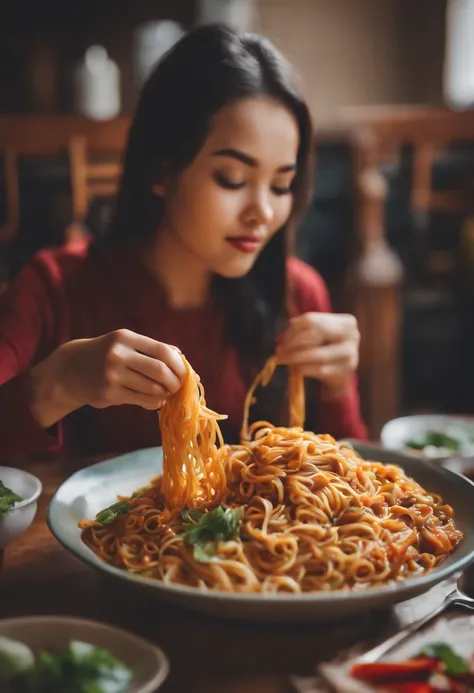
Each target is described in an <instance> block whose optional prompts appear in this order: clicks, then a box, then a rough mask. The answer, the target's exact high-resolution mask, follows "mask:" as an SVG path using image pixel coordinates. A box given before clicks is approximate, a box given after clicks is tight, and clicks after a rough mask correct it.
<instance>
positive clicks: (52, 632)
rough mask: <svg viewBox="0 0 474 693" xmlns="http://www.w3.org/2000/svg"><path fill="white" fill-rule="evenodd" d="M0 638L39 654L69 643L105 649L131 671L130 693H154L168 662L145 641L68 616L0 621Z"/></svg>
mask: <svg viewBox="0 0 474 693" xmlns="http://www.w3.org/2000/svg"><path fill="white" fill-rule="evenodd" d="M0 636H3V637H5V638H11V639H12V640H17V641H18V642H21V643H24V644H25V645H27V646H28V647H29V648H31V650H32V651H33V653H34V654H35V655H36V654H38V653H40V652H41V651H43V650H45V649H48V650H56V651H57V650H61V651H62V650H64V648H65V647H66V646H67V645H68V643H69V642H70V641H71V640H80V641H82V642H87V643H90V644H91V645H95V646H96V647H103V648H105V649H107V650H108V651H109V652H110V653H111V654H112V656H113V657H116V658H117V659H118V660H119V661H121V662H122V663H123V664H125V666H128V667H130V668H131V669H133V671H134V678H133V682H132V688H131V689H130V693H154V691H156V690H157V689H158V688H159V687H160V686H161V685H162V684H163V682H164V681H165V679H166V677H167V676H168V672H169V662H168V659H167V657H166V656H165V654H164V652H163V651H162V650H160V648H159V647H155V645H152V644H151V643H150V642H148V641H147V640H144V639H143V638H139V637H138V636H136V635H133V634H132V633H129V632H127V631H126V630H122V629H121V628H116V627H115V626H110V625H108V624H106V623H99V622H98V621H88V620H85V619H81V618H73V617H69V616H26V617H21V618H9V619H4V620H0Z"/></svg>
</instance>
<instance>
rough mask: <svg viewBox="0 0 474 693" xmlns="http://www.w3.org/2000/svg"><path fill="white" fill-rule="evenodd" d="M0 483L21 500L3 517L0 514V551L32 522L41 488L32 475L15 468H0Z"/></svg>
mask: <svg viewBox="0 0 474 693" xmlns="http://www.w3.org/2000/svg"><path fill="white" fill-rule="evenodd" d="M0 481H2V482H3V484H4V485H5V486H6V487H7V488H9V489H11V490H12V491H13V492H14V493H16V494H17V495H18V496H20V498H22V500H21V501H19V502H18V503H15V505H14V506H13V508H12V509H11V510H9V511H8V512H7V513H6V514H5V515H1V514H0V551H1V550H2V549H4V548H6V547H7V546H8V544H10V543H11V542H12V541H13V540H14V539H17V538H18V537H19V536H20V535H21V534H23V532H25V531H26V530H27V529H28V527H29V526H30V525H31V523H32V522H33V520H34V518H35V515H36V510H37V506H38V498H39V496H40V494H41V491H42V490H43V486H42V484H41V481H40V480H39V479H37V478H36V477H35V476H33V474H30V473H29V472H25V471H23V470H22V469H17V468H16V467H2V466H0Z"/></svg>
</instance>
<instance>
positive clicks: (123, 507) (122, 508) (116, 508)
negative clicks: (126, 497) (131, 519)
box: [95, 501, 130, 525]
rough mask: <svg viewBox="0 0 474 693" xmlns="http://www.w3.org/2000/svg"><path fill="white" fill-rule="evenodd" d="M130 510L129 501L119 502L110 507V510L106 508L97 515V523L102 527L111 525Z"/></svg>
mask: <svg viewBox="0 0 474 693" xmlns="http://www.w3.org/2000/svg"><path fill="white" fill-rule="evenodd" d="M129 510H130V505H129V503H128V501H118V502H117V503H113V504H112V505H109V507H108V508H104V510H101V511H100V512H98V513H97V515H96V516H95V519H96V522H100V524H101V525H109V524H110V523H111V522H113V521H114V520H115V519H116V518H117V517H118V516H119V515H123V514H124V513H128V512H129Z"/></svg>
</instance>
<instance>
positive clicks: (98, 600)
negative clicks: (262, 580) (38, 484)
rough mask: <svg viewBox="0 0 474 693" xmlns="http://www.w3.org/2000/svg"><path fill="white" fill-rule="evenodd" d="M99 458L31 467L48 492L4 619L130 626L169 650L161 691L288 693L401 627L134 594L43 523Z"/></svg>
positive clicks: (8, 583) (10, 579)
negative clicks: (240, 615)
mask: <svg viewBox="0 0 474 693" xmlns="http://www.w3.org/2000/svg"><path fill="white" fill-rule="evenodd" d="M94 461H97V460H85V459H81V460H74V461H70V460H69V461H66V460H46V461H44V460H43V461H37V462H32V463H29V464H28V466H27V467H25V468H27V469H28V471H30V472H31V473H32V474H35V475H36V476H37V477H38V478H39V479H41V481H42V483H43V495H42V497H41V499H40V502H39V508H38V513H37V516H36V518H35V521H34V523H33V525H32V526H31V527H30V528H29V530H28V531H27V532H26V533H25V534H24V535H23V536H22V537H21V538H20V539H19V540H17V541H16V542H14V543H13V544H12V545H11V546H10V547H9V548H8V549H7V550H6V552H5V561H4V567H3V570H2V572H1V574H0V618H5V617H13V616H21V615H31V614H69V615H74V616H80V617H83V618H92V619H96V620H100V621H104V622H108V623H111V624H115V625H117V626H120V627H123V628H126V629H127V630H129V631H132V632H134V633H136V634H138V635H141V636H143V637H145V638H147V639H149V640H150V641H153V642H154V643H156V644H157V645H159V646H160V647H161V648H162V649H163V650H164V651H165V652H166V654H167V655H168V657H169V659H170V663H171V672H170V676H169V678H168V680H167V682H166V683H165V685H164V686H163V688H162V689H161V690H162V691H163V693H172V692H173V693H178V691H179V693H184V692H188V691H189V692H190V693H191V691H192V693H243V692H245V693H254V692H255V693H286V692H288V691H291V690H292V689H291V686H290V683H289V679H288V677H289V675H291V674H297V675H303V676H305V675H311V674H312V673H313V671H314V668H315V665H316V663H317V662H318V661H322V660H327V659H330V658H332V657H333V656H335V655H336V654H337V652H339V651H341V650H343V649H345V648H348V647H353V646H355V645H357V644H360V643H363V642H365V641H369V640H374V639H377V638H379V637H382V636H384V635H386V634H387V632H389V631H391V630H392V629H393V628H394V627H395V622H396V618H395V620H394V613H390V612H384V613H382V612H377V613H367V614H364V615H362V616H359V617H357V618H356V619H354V620H352V621H350V622H346V623H344V624H341V623H339V624H332V625H327V624H259V623H240V622H237V621H230V620H224V619H218V618H211V617H207V616H204V615H201V614H197V613H191V612H188V611H185V610H183V609H180V608H177V607H176V606H171V605H169V604H166V603H164V602H159V601H150V600H149V598H148V599H147V598H146V597H145V596H143V595H141V594H136V593H135V591H134V590H133V589H131V588H130V586H129V585H124V584H122V582H121V581H119V580H116V579H114V578H110V577H109V576H105V575H103V574H102V573H100V572H98V571H96V570H94V569H92V568H90V567H89V566H87V565H85V564H83V563H82V562H80V561H79V560H78V559H76V558H75V557H74V556H72V555H71V554H69V553H68V552H67V551H66V550H65V549H64V548H62V546H61V545H60V544H59V543H58V542H57V541H56V540H55V539H54V537H53V536H52V535H51V533H50V531H49V529H48V527H47V525H46V522H45V514H46V507H47V504H48V502H49V500H50V498H51V496H52V494H53V493H54V491H55V490H56V489H57V487H58V486H59V485H60V484H61V482H62V481H63V480H64V479H66V478H67V477H68V476H70V475H71V474H72V473H73V472H74V471H76V470H78V469H80V468H82V467H85V466H87V465H88V464H90V463H92V462H94ZM438 598H439V597H438ZM422 599H423V600H424V601H423V606H422V609H423V608H424V609H425V610H426V608H427V606H428V605H427V602H426V598H422ZM418 615H420V614H418ZM160 693H161V691H160Z"/></svg>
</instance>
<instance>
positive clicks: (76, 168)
mask: <svg viewBox="0 0 474 693" xmlns="http://www.w3.org/2000/svg"><path fill="white" fill-rule="evenodd" d="M129 126H130V119H129V117H128V116H120V117H119V118H115V119H113V120H110V121H93V120H89V119H88V118H84V117H82V116H12V117H0V156H2V154H3V158H4V167H5V188H6V219H5V223H4V224H3V225H2V226H1V227H0V246H1V245H2V244H3V245H5V244H6V243H8V242H10V241H11V240H12V238H13V237H14V236H15V234H16V232H17V230H18V227H19V222H20V193H19V176H18V161H19V159H20V158H21V157H45V156H54V155H63V156H68V158H69V171H70V179H71V190H72V223H71V224H70V226H69V227H68V229H67V230H66V235H65V238H66V240H68V238H72V237H74V236H75V235H77V234H78V233H79V234H80V235H81V234H83V233H84V229H83V225H84V221H85V218H86V214H87V208H88V205H89V203H90V201H91V200H92V198H93V197H95V196H97V195H109V194H114V192H115V190H116V186H117V180H118V177H119V174H120V167H119V165H118V164H112V163H110V162H107V163H104V161H103V160H102V161H100V158H101V157H102V158H103V157H104V156H107V155H108V154H110V153H115V154H116V155H118V154H119V153H121V152H122V151H123V149H124V146H125V141H126V136H127V132H128V128H129Z"/></svg>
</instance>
